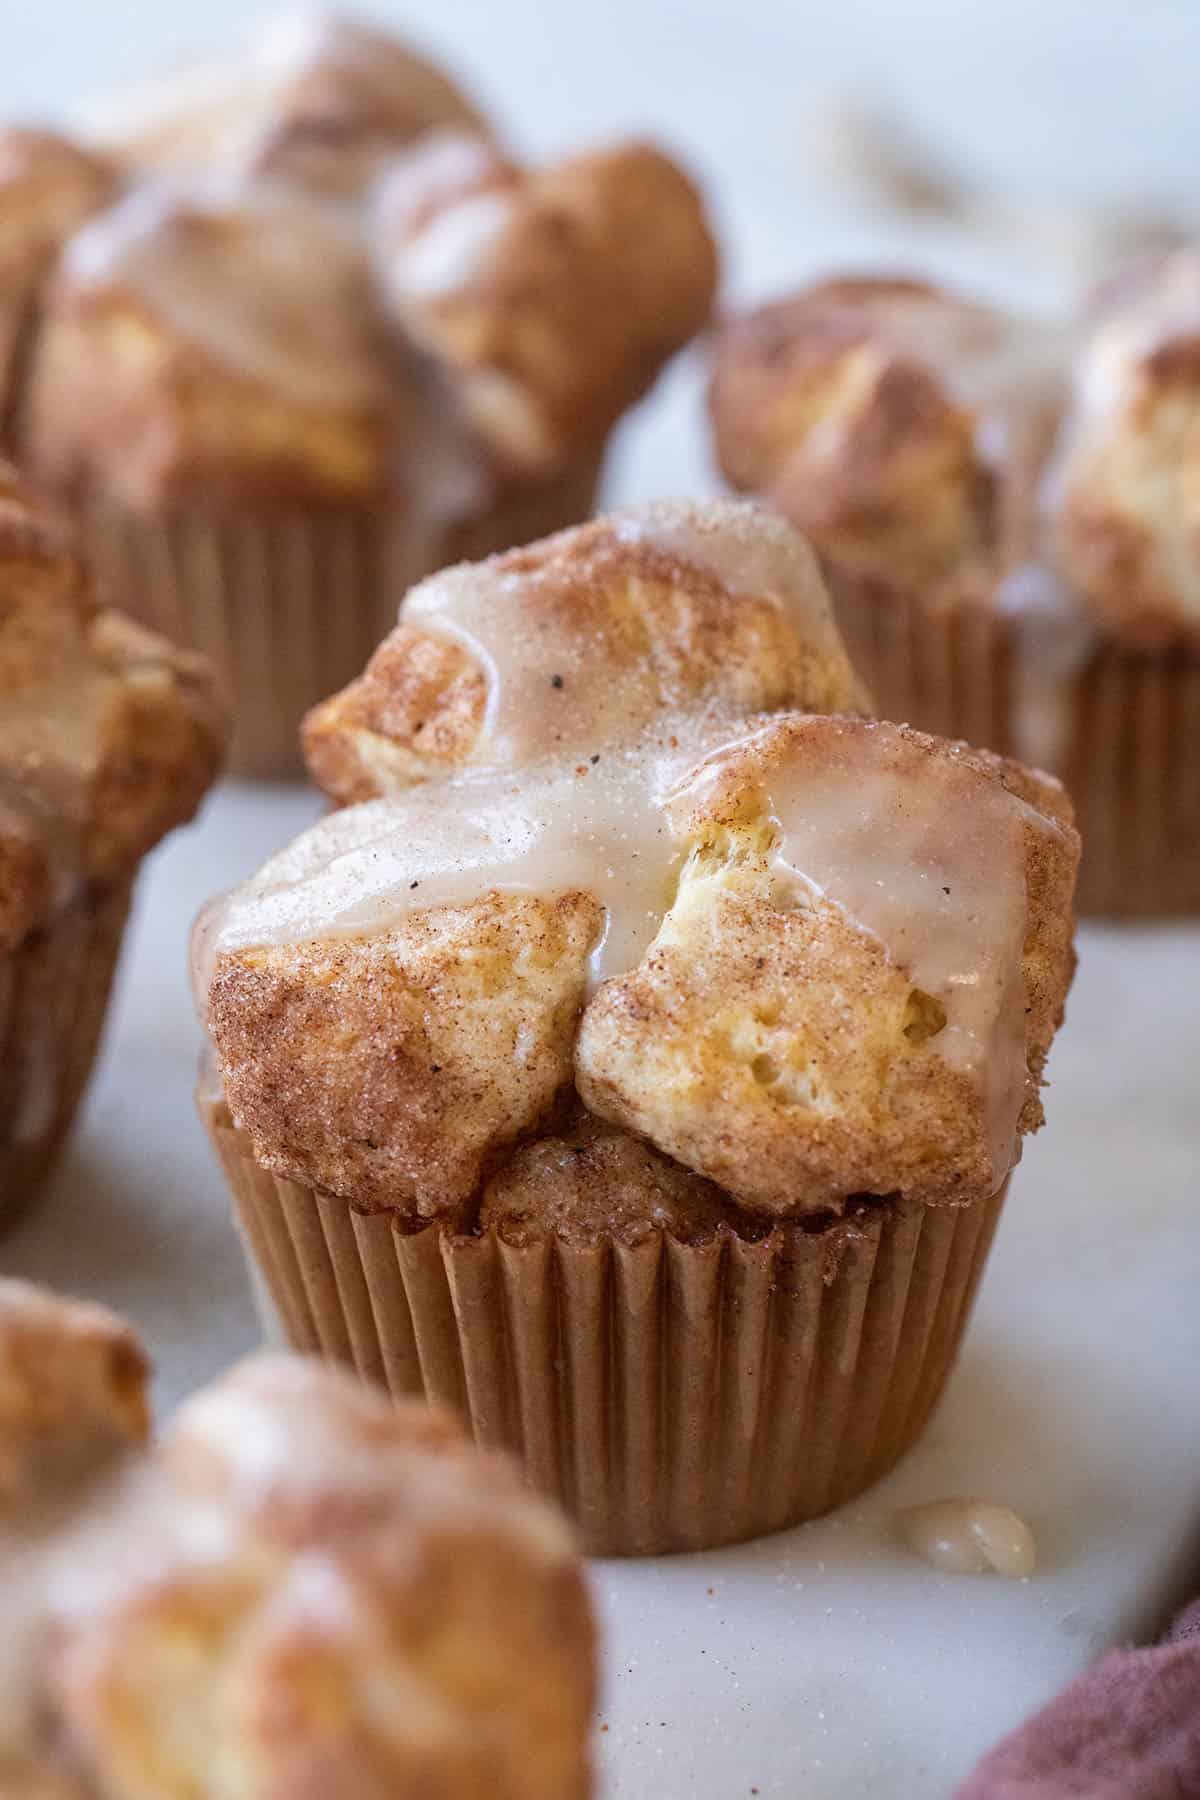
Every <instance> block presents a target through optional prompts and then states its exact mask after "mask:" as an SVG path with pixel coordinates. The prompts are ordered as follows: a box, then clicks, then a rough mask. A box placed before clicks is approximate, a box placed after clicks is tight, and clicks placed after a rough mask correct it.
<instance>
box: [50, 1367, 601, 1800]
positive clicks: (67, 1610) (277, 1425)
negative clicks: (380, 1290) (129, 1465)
mask: <svg viewBox="0 0 1200 1800" xmlns="http://www.w3.org/2000/svg"><path fill="white" fill-rule="evenodd" d="M108 1507H109V1515H110V1516H109V1519H108V1522H107V1524H106V1530H107V1531H108V1532H109V1534H110V1538H111V1543H112V1546H113V1549H112V1551H111V1553H110V1566H109V1569H108V1570H107V1571H106V1573H105V1575H104V1577H103V1578H102V1579H101V1580H100V1581H99V1582H93V1583H92V1584H91V1589H90V1592H89V1584H87V1583H86V1582H85V1583H84V1584H83V1587H82V1589H81V1595H80V1598H79V1599H78V1600H74V1599H72V1597H71V1596H70V1595H69V1594H68V1597H67V1600H66V1603H65V1604H64V1605H63V1606H62V1607H61V1608H56V1613H55V1616H54V1618H53V1619H52V1629H51V1632H50V1634H49V1636H48V1638H47V1640H46V1642H47V1648H48V1654H47V1657H46V1666H45V1670H44V1678H43V1708H44V1711H45V1712H46V1713H48V1715H49V1718H50V1720H51V1721H52V1724H53V1727H54V1733H55V1737H56V1740H57V1741H58V1743H59V1744H60V1745H61V1753H62V1755H63V1758H64V1760H65V1762H66V1763H67V1764H68V1765H69V1766H71V1767H73V1768H77V1769H79V1770H80V1771H82V1773H83V1775H84V1777H85V1779H86V1780H87V1781H88V1782H89V1783H93V1782H94V1783H95V1785H96V1786H97V1788H98V1789H99V1790H100V1791H103V1793H105V1794H106V1795H110V1796H112V1800H127V1797H128V1800H133V1797H134V1796H140V1795H142V1794H145V1793H149V1792H154V1793H156V1794H171V1795H179V1796H184V1795H191V1794H198V1793H203V1794H205V1795H207V1796H211V1800H233V1797H234V1796H235V1795H239V1796H240V1795H246V1794H255V1795H261V1796H264V1797H265V1796H268V1795H271V1796H275V1795H278V1796H283V1795H296V1794H301V1793H308V1792H315V1791H316V1790H317V1787H318V1785H319V1786H320V1788H321V1790H322V1791H329V1792H330V1793H338V1794H354V1795H361V1796H364V1800H365V1797H367V1796H375V1795H378V1796H380V1797H381V1800H382V1796H384V1795H388V1796H395V1795H412V1796H414V1800H415V1796H417V1795H427V1794H433V1793H437V1794H439V1795H445V1796H446V1800H482V1797H483V1796H484V1795H498V1796H502V1797H503V1800H583V1796H586V1795H587V1794H588V1793H589V1792H590V1776H589V1758H588V1751H587V1738H588V1731H589V1727H590V1720H591V1712H592V1707H593V1704H594V1699H595V1686H596V1666H595V1665H596V1652H595V1632H594V1626H593V1623H592V1618H591V1610H590V1606H589V1602H588V1597H587V1591H586V1588H585V1586H584V1582H583V1579H582V1574H581V1570H580V1565H579V1561H578V1558H577V1556H576V1554H575V1552H574V1549H573V1546H572V1542H571V1538H570V1534H569V1532H568V1531H567V1528H566V1526H565V1524H564V1523H563V1522H562V1521H561V1520H560V1519H559V1517H558V1516H557V1515H556V1514H555V1513H554V1512H553V1511H552V1510H551V1509H550V1508H549V1507H548V1506H546V1505H545V1504H544V1503H542V1502H541V1501H539V1500H537V1499H535V1498H534V1497H532V1496H531V1495H530V1494H529V1493H528V1491H527V1490H526V1488H525V1487H524V1485H523V1483H522V1482H521V1480H520V1478H519V1476H518V1474H517V1472H516V1470H515V1469H514V1468H513V1467H512V1466H511V1465H510V1464H509V1463H508V1462H507V1460H505V1459H503V1458H501V1457H497V1456H484V1455H481V1454H479V1453H478V1452H476V1451H475V1450H474V1449H473V1447H471V1446H469V1445H468V1444H467V1443H466V1442H465V1441H464V1439H463V1437H462V1435H461V1432H460V1431H459V1429H458V1427H457V1426H456V1425H454V1424H452V1423H451V1422H450V1421H449V1420H448V1419H443V1418H440V1417H438V1416H437V1415H436V1414H431V1413H430V1412H429V1411H428V1409H427V1408H425V1407H424V1406H417V1405H415V1404H414V1405H411V1406H401V1407H396V1406H394V1405H393V1403H392V1402H391V1401H390V1400H389V1399H387V1398H386V1397H385V1396H383V1395H377V1394H374V1393H372V1392H370V1391H369V1390H367V1389H365V1388H363V1387H362V1386H361V1384H359V1383H357V1382H356V1381H355V1380H354V1379H353V1378H352V1377H351V1376H349V1375H345V1374H341V1373H338V1372H335V1371H334V1370H332V1369H326V1368H321V1367H319V1366H317V1365H316V1364H313V1363H307V1362H302V1361H300V1360H299V1359H296V1358H285V1357H265V1356H264V1357H259V1358H256V1359H253V1360H252V1361H250V1362H248V1363H245V1364H243V1365H241V1366H240V1367H239V1368H237V1369H235V1370H234V1372H233V1373H232V1374H231V1375H229V1376H227V1377H225V1378H224V1379H223V1380H222V1381H220V1382H218V1383H217V1384H216V1385H215V1386H213V1387H211V1388H209V1389H207V1390H205V1391H204V1392H203V1393H201V1394H200V1395H198V1396H197V1397H196V1398H195V1399H193V1400H192V1401H190V1402H189V1403H188V1404H187V1405H185V1406H184V1408H183V1409H182V1411H181V1412H180V1414H179V1415H178V1417H177V1419H176V1421H175V1423H174V1425H173V1426H172V1428H171V1430H170V1432H169V1433H168V1435H167V1438H166V1440H165V1442H164V1444H163V1447H162V1449H161V1451H160V1452H158V1453H157V1455H156V1456H155V1457H153V1458H152V1459H151V1460H150V1461H149V1463H148V1464H147V1465H146V1466H145V1469H144V1470H143V1471H142V1472H140V1473H139V1472H135V1474H134V1476H133V1478H132V1479H131V1481H130V1483H129V1486H128V1489H127V1492H126V1494H124V1495H122V1494H121V1493H120V1492H118V1494H117V1495H116V1497H115V1500H110V1501H109V1502H108ZM87 1549H88V1539H87V1535H86V1521H85V1529H84V1532H83V1533H82V1534H81V1536H80V1539H79V1554H80V1555H81V1556H82V1555H84V1554H86V1551H87Z"/></svg>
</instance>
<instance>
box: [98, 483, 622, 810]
mask: <svg viewBox="0 0 1200 1800" xmlns="http://www.w3.org/2000/svg"><path fill="white" fill-rule="evenodd" d="M601 460H602V459H601V458H600V457H599V456H595V457H592V458H590V459H588V460H587V461H586V462H584V463H581V464H580V465H579V466H578V467H577V468H575V469H573V470H571V471H570V472H569V473H568V474H566V475H564V476H562V477H560V478H559V479H558V480H556V481H554V482H552V483H547V484H546V485H545V486H543V487H539V488H538V489H536V490H535V491H533V492H530V493H526V494H522V495H519V496H517V497H514V498H511V499H507V500H504V501H502V502H500V503H499V504H497V505H496V506H494V507H493V508H492V509H491V510H490V511H489V512H488V513H487V514H486V515H484V516H483V517H481V518H480V519H478V520H475V521H473V522H472V523H471V524H470V525H469V526H459V527H455V528H453V529H450V528H446V529H442V530H438V529H436V528H431V525H430V522H429V520H428V519H427V518H422V519H419V520H414V521H413V522H412V523H411V525H408V524H406V522H405V521H404V519H403V517H402V516H396V515H395V514H388V513H386V512H384V511H383V510H381V509H379V508H374V509H371V510H370V511H367V510H363V509H359V510H346V511H334V510H331V509H330V510H326V511H324V512H316V511H310V512H305V513H293V514H281V513H278V512H276V513H270V514H262V515H259V516H255V515H252V514H244V513H230V512H224V513H222V512H215V511H204V510H201V509H198V508H194V509H179V510H177V511H175V512H172V513H169V514H165V515H163V516H162V517H154V516H151V515H147V514H144V513H134V512H127V511H124V510H122V509H119V508H117V507H115V506H113V505H111V504H109V503H102V502H99V501H90V502H86V503H85V504H83V505H82V506H81V508H80V509H79V523H80V527H81V531H82V533H83V537H84V540H85V547H86V549H87V551H88V553H89V554H90V556H91V558H92V561H93V565H94V567H95V568H96V570H97V573H98V575H99V576H100V579H101V581H102V583H103V587H104V590H105V592H106V593H107V594H108V595H110V596H111V598H112V600H113V602H114V604H117V605H119V606H120V607H121V609H122V611H124V612H127V613H130V614H132V616H133V617H134V618H136V619H138V620H140V621H141V623H142V624H144V625H148V626H150V627H151V629H153V630H155V631H159V632H161V633H162V634H163V635H164V636H166V637H169V638H172V639H173V640H174V641H175V642H176V643H179V644H184V645H186V646H188V647H190V648H192V649H195V650H199V651H202V652H203V654H204V655H205V656H207V657H208V658H209V659H210V660H211V662H212V663H213V665H214V667H215V668H216V669H217V672H218V674H219V675H220V677H221V680H222V682H223V684H224V686H225V690H226V693H227V694H228V696H229V699H230V701H231V703H232V708H233V716H234V733H233V742H232V745H231V748H230V754H229V758H228V765H227V766H228V769H229V772H230V773H231V774H235V775H251V776H253V775H257V776H274V775H288V774H292V773H294V772H295V771H296V770H297V769H298V768H299V766H300V754H299V739H298V732H299V726H300V721H301V719H302V718H303V716H304V714H305V713H306V712H307V711H308V709H309V707H311V706H315V705H316V704H317V702H318V701H319V700H323V699H325V698H326V697H327V696H328V695H329V694H332V693H334V692H336V690H337V689H338V688H340V687H343V686H345V684H346V683H347V682H348V681H352V680H353V679H354V677H355V676H356V675H359V674H361V672H362V669H363V666H364V664H365V663H366V661H367V659H368V658H369V657H370V655H371V653H372V652H373V651H374V650H375V648H376V646H377V645H378V644H379V643H380V641H381V640H382V639H383V638H384V637H385V636H386V635H387V633H388V632H389V631H390V630H391V629H392V627H393V625H394V624H395V623H396V619H397V616H398V612H399V606H400V601H401V599H402V598H403V596H404V593H405V590H406V589H407V588H408V587H410V586H411V585H412V584H413V583H414V582H416V581H419V580H421V579H422V578H423V577H424V576H426V575H428V574H431V573H432V572H433V571H434V570H435V569H438V568H440V567H442V566H443V565H444V564H446V563H449V562H456V561H461V560H463V559H464V558H466V557H480V556H486V555H490V554H491V553H492V552H493V551H496V550H502V549H507V548H508V547H509V546H510V545H512V544H518V543H524V542H526V541H527V540H528V539H529V538H533V537H540V536H544V535H545V534H546V533H548V532H551V531H557V530H559V529H561V528H563V527H565V526H567V525H572V524H575V523H576V522H577V521H578V520H580V519H582V518H585V517H586V516H587V515H588V513H589V512H590V511H591V508H592V503H593V500H594V498H595V491H596V485H597V482H598V480H599V475H600V468H601Z"/></svg>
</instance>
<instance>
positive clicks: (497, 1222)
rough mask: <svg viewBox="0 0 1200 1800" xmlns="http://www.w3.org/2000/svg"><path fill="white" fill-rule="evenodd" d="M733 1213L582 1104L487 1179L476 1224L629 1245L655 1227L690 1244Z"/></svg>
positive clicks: (711, 1191) (512, 1235) (707, 1188)
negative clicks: (555, 1131) (552, 1131)
mask: <svg viewBox="0 0 1200 1800" xmlns="http://www.w3.org/2000/svg"><path fill="white" fill-rule="evenodd" d="M732 1218H733V1215H732V1214H731V1212H730V1209H729V1206H728V1204H727V1203H726V1202H725V1200H724V1199H723V1197H722V1195H721V1191H720V1189H719V1188H716V1187H714V1186H713V1185H712V1183H711V1182H708V1181H704V1180H702V1179H701V1177H700V1176H698V1175H693V1173H692V1171H691V1170H690V1169H685V1168H682V1167H681V1166H680V1165H679V1164H678V1163H673V1162H669V1161H668V1160H667V1158H666V1157H665V1156H660V1155H659V1153H658V1151H657V1150H655V1149H653V1148H652V1147H651V1146H650V1145H649V1144H646V1143H643V1142H641V1141H640V1140H639V1139H638V1138H634V1137H630V1136H629V1134H628V1133H627V1132H624V1131H619V1130H618V1129H617V1128H616V1127H615V1126H612V1125H609V1124H606V1123H605V1121H604V1120H603V1119H596V1118H593V1117H592V1115H591V1114H590V1113H588V1112H586V1111H584V1110H583V1108H580V1109H579V1110H578V1112H577V1113H576V1114H575V1115H574V1116H573V1117H572V1118H571V1119H570V1120H569V1121H568V1122H567V1123H566V1124H565V1125H564V1128H563V1130H562V1131H561V1133H559V1134H557V1135H555V1136H553V1137H544V1138H539V1139H538V1140H537V1142H536V1143H532V1144H525V1145H523V1146H522V1148H521V1149H520V1150H518V1151H517V1152H516V1154H515V1155H514V1156H513V1157H512V1158H511V1159H510V1160H509V1161H508V1162H507V1163H506V1164H505V1165H504V1167H503V1168H502V1169H501V1170H500V1172H499V1173H498V1174H497V1175H494V1176H493V1177H492V1179H491V1180H490V1181H489V1182H488V1184H487V1186H486V1187H485V1188H484V1190H483V1200H482V1202H481V1204H480V1208H479V1229H480V1231H482V1232H487V1231H490V1230H492V1229H493V1228H495V1230H496V1231H497V1232H498V1233H499V1234H500V1236H501V1237H502V1238H503V1239H504V1242H505V1243H506V1244H515V1245H518V1246H526V1245H530V1244H538V1243H545V1242H546V1241H547V1239H553V1238H561V1239H562V1240H563V1241H564V1242H565V1243H568V1244H580V1245H586V1244H598V1243H603V1242H604V1241H606V1240H607V1239H609V1238H613V1239H615V1240H616V1241H617V1242H618V1243H622V1244H629V1245H633V1244H641V1243H644V1242H645V1241H646V1240H647V1239H648V1238H650V1237H652V1236H653V1235H654V1234H655V1233H656V1232H666V1233H667V1234H668V1235H669V1236H671V1237H673V1238H679V1239H682V1240H683V1241H684V1242H686V1243H695V1242H702V1241H704V1240H706V1239H708V1238H711V1237H713V1236H714V1235H715V1233H716V1232H717V1231H718V1230H719V1228H720V1227H721V1226H722V1225H724V1224H728V1223H730V1221H731V1219H732Z"/></svg>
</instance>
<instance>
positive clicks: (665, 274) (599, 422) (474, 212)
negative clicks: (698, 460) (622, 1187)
mask: <svg viewBox="0 0 1200 1800" xmlns="http://www.w3.org/2000/svg"><path fill="white" fill-rule="evenodd" d="M378 210H379V217H378V226H377V231H376V238H377V255H378V259H379V264H380V268H381V272H382V276H383V280H384V284H385V289H386V292H387V295H388V297H389V299H390V302H391V305H392V308H393V310H394V312H395V315H396V317H397V319H398V320H399V321H400V323H401V324H402V325H403V326H404V328H405V329H406V331H407V332H408V333H409V334H410V335H411V336H412V338H413V339H414V341H415V342H416V343H417V344H419V345H420V346H421V347H422V348H423V349H425V350H427V351H429V352H430V353H431V354H432V355H433V356H434V357H436V358H437V359H438V360H439V361H440V362H442V363H444V364H445V365H446V367H447V368H448V369H449V370H450V371H451V372H452V374H453V377H454V379H455V382H456V384H457V385H458V386H459V388H460V390H461V393H462V397H463V403H464V405H465V408H466V412H467V415H468V417H469V418H470V420H471V421H472V423H473V424H474V426H475V428H476V430H477V431H478V432H479V434H480V436H481V438H482V439H483V441H484V442H485V444H486V445H487V446H488V447H489V449H490V451H491V453H492V455H493V456H494V457H495V459H496V462H497V464H498V466H499V468H500V470H501V471H502V472H503V473H508V474H512V475H517V476H520V477H522V478H526V479H527V478H529V477H530V476H533V475H538V474H542V475H545V474H548V473H550V472H552V471H554V470H555V469H558V468H560V467H561V466H563V464H565V463H567V462H569V460H570V459H571V457H572V456H575V455H578V454H579V453H580V452H582V451H585V450H587V449H588V448H589V447H592V446H594V445H596V444H599V443H600V442H602V440H603V438H604V436H605V434H606V433H607V432H608V430H609V429H610V428H611V426H612V425H613V424H614V423H615V421H616V420H617V419H618V418H619V416H620V415H621V413H622V412H623V411H624V410H625V409H626V408H627V407H628V406H630V405H632V404H633V402H634V401H636V400H637V399H639V398H640V397H641V395H642V394H643V393H644V392H645V391H646V389H647V388H648V387H649V385H650V383H651V382H652V381H653V379H654V377H655V375H656V374H657V373H658V370H659V368H660V367H661V365H662V363H663V362H665V361H666V359H667V358H668V357H669V356H671V355H672V354H673V353H674V352H675V351H676V350H678V349H679V348H680V347H681V346H682V345H683V344H685V343H686V342H687V341H688V339H689V338H690V337H692V336H693V335H694V334H695V333H696V332H697V331H698V330H699V329H700V327H701V326H702V325H703V324H704V322H705V320H706V319H707V318H708V315H709V312H710V310H711V307H712V302H713V296H714V293H715V289H716V280H717V252H716V247H715V245H714V242H713V239H712V236H711V233H710V231H709V228H708V225H707V223H706V221H705V217H704V211H703V207H702V204H701V200H700V196H699V194H698V193H697V191H696V189H695V188H694V187H693V185H692V183H691V182H690V181H689V180H688V178H687V176H686V175H684V174H683V172H682V171H681V170H680V169H679V168H678V167H677V165H676V164H675V163H673V162H672V161H670V159H669V158H667V157H666V156H664V155H663V154H662V152H661V151H659V150H657V149H655V148H654V146H653V145H650V144H627V145H619V146H617V147H616V148H615V149H612V150H607V151H593V152H591V153H590V154H588V155H584V156H580V157H576V158H573V159H572V160H570V161H568V162H563V163H559V164H553V165H551V166H550V167H548V168H545V169H540V170H536V171H534V172H532V173H531V174H529V175H527V176H526V177H525V178H524V179H523V180H509V181H507V182H501V181H493V182H492V183H491V184H490V185H489V186H487V187H486V188H485V189H484V190H483V191H475V192H470V193H467V194H466V195H457V196H455V197H453V198H452V199H450V200H449V201H448V202H447V204H445V205H444V206H442V207H441V208H439V209H437V210H435V211H433V212H432V213H429V212H428V211H427V212H426V214H425V216H424V217H421V218H418V219H417V220H415V221H414V219H413V216H412V209H411V206H410V205H409V203H408V198H407V182H406V177H405V175H404V172H403V171H401V173H400V178H399V188H398V198H397V199H395V200H393V201H391V202H389V189H388V186H387V184H385V185H384V188H383V190H382V193H381V197H380V202H379V209H378Z"/></svg>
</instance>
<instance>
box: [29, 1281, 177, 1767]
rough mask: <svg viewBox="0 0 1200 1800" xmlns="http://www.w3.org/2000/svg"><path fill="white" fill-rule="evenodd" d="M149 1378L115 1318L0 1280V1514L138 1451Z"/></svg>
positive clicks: (132, 1340) (129, 1333)
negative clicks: (122, 1453) (128, 1449)
mask: <svg viewBox="0 0 1200 1800" xmlns="http://www.w3.org/2000/svg"><path fill="white" fill-rule="evenodd" d="M149 1377H150V1365H149V1363H148V1361H147V1359H146V1355H145V1352H144V1351H143V1349H142V1347H141V1344H140V1343H139V1341H138V1339H137V1336H136V1334H135V1333H134V1332H133V1330H132V1329H131V1328H130V1327H129V1326H128V1325H126V1324H125V1323H124V1322H123V1321H122V1320H121V1319H118V1318H117V1317H116V1316H115V1314H113V1313H110V1312H108V1311H107V1310H106V1309H105V1308H104V1307H100V1306H91V1305H87V1304H85V1303H83V1302H82V1301H75V1300H63V1299H60V1298H58V1297H57V1296H56V1295H53V1294H49V1293H46V1292H45V1291H44V1290H43V1289H40V1288H36V1287H32V1286H30V1285H29V1283H27V1282H24V1281H13V1280H9V1279H3V1278H0V1513H4V1512H5V1511H7V1510H8V1509H9V1508H11V1507H13V1506H21V1505H26V1504H28V1503H30V1502H32V1501H34V1500H36V1497H37V1494H38V1491H39V1489H40V1488H41V1487H42V1486H44V1485H45V1484H47V1483H49V1482H51V1481H53V1480H56V1479H63V1478H64V1477H68V1476H70V1477H74V1476H77V1475H79V1474H80V1473H82V1472H83V1471H84V1470H86V1469H87V1468H89V1467H92V1466H94V1465H96V1464H97V1463H98V1462H100V1461H101V1460H103V1458H104V1457H105V1456H106V1455H108V1454H110V1453H112V1452H113V1451H115V1450H116V1449H118V1448H120V1447H122V1446H128V1445H131V1444H140V1443H141V1442H142V1441H143V1440H144V1439H145V1437H146V1434H147V1431H148V1429H149V1422H150V1413H149V1405H148V1400H147V1391H146V1390H147V1386H148V1383H149ZM4 1791H5V1793H7V1791H8V1790H7V1788H6V1789H5V1790H4Z"/></svg>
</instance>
